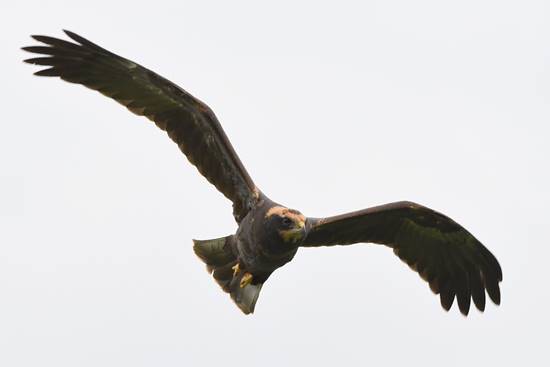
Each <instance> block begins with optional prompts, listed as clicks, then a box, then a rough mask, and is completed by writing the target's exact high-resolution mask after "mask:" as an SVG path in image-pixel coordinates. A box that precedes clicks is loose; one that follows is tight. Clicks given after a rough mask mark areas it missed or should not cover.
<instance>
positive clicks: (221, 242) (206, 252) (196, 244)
mask: <svg viewBox="0 0 550 367" xmlns="http://www.w3.org/2000/svg"><path fill="white" fill-rule="evenodd" d="M233 241H235V236H233V235H231V236H227V237H222V238H216V239H212V240H193V250H194V251H195V254H197V256H198V257H199V258H200V259H201V260H202V261H203V262H204V263H205V264H206V269H207V270H208V272H209V273H211V274H212V276H213V277H214V279H215V280H216V282H217V283H218V284H219V285H220V287H221V288H222V289H223V290H224V291H225V292H227V293H229V294H230V296H231V299H233V301H234V302H235V303H236V304H237V306H238V307H239V308H240V309H241V311H243V312H244V313H245V314H250V313H253V312H254V307H255V306H256V301H257V300H258V296H259V294H260V290H261V289H262V284H248V285H246V286H244V287H241V286H240V283H241V278H242V277H243V275H244V273H243V272H242V271H241V272H239V273H237V274H234V270H233V267H234V266H235V265H236V264H237V257H236V256H235V254H234V253H233V248H232V247H233V246H232V244H233Z"/></svg>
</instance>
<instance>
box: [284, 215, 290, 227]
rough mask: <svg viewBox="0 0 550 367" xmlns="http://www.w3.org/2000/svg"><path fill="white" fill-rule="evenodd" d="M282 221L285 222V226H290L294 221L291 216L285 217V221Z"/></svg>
mask: <svg viewBox="0 0 550 367" xmlns="http://www.w3.org/2000/svg"><path fill="white" fill-rule="evenodd" d="M282 222H283V225H285V226H289V225H291V224H292V221H291V220H290V218H288V217H283V221H282Z"/></svg>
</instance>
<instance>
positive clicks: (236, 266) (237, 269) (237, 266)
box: [231, 263, 241, 277]
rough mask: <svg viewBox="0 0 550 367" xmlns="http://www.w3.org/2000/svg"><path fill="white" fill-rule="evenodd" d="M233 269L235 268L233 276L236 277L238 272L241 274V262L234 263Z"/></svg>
mask: <svg viewBox="0 0 550 367" xmlns="http://www.w3.org/2000/svg"><path fill="white" fill-rule="evenodd" d="M231 269H233V277H236V276H237V274H239V271H241V268H240V267H239V263H236V264H235V265H233V267H231Z"/></svg>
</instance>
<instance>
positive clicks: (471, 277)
mask: <svg viewBox="0 0 550 367" xmlns="http://www.w3.org/2000/svg"><path fill="white" fill-rule="evenodd" d="M64 32H65V33H66V35H67V36H68V37H69V38H71V39H72V41H73V42H71V41H65V40H61V39H58V38H53V37H47V36H32V37H33V38H34V39H35V40H36V41H38V42H41V43H42V45H40V46H30V47H23V50H25V51H28V52H32V53H35V54H40V55H41V56H40V57H34V58H30V59H27V60H25V62H27V63H30V64H36V65H43V66H47V68H45V69H43V70H40V71H37V72H36V73H35V75H39V76H53V77H60V78H61V79H63V80H65V81H67V82H71V83H77V84H82V85H85V86H86V87H88V88H91V89H94V90H96V91H99V92H100V93H102V94H104V95H106V96H107V97H110V98H113V99H114V100H116V101H117V102H119V103H120V104H122V105H124V106H126V107H127V108H128V109H129V110H130V111H132V112H133V113H135V114H137V115H140V116H145V117H147V118H148V119H149V120H152V121H153V122H154V123H155V124H156V125H157V126H158V127H159V128H161V129H162V130H164V131H166V132H167V133H168V136H169V137H170V138H171V139H172V140H173V141H174V142H175V143H176V144H178V146H179V148H180V149H181V151H182V152H183V153H184V154H185V155H186V156H187V159H188V160H189V161H190V162H191V164H193V165H195V167H196V168H197V169H198V170H199V172H200V173H201V174H202V175H203V176H204V177H205V178H206V179H207V180H208V181H209V182H210V183H212V184H213V185H214V186H215V187H216V188H217V189H218V190H219V191H220V192H221V193H222V194H223V195H225V197H227V198H228V199H229V200H231V201H232V202H233V216H234V218H235V220H236V222H237V224H238V229H237V231H236V233H235V234H231V235H228V236H225V237H222V238H217V239H210V240H200V241H199V240H194V241H193V242H194V243H193V249H194V251H195V253H196V254H197V255H198V257H199V258H200V259H201V260H202V261H204V263H206V267H207V270H208V271H209V272H210V273H211V274H212V275H213V277H214V279H215V280H216V282H217V283H218V284H219V285H220V286H221V288H222V289H223V290H224V291H225V292H228V293H229V294H230V296H231V298H232V299H233V301H234V302H235V303H236V304H237V306H238V307H239V308H240V309H241V310H242V311H243V312H244V313H245V314H250V313H253V312H254V308H255V305H256V301H257V299H258V296H259V294H260V290H261V288H262V286H263V284H264V283H265V282H266V281H267V279H268V278H269V276H270V275H271V274H272V273H273V272H274V271H275V270H276V269H278V268H280V267H281V266H283V265H285V264H286V263H288V262H289V261H291V260H292V259H293V258H294V256H295V255H296V252H297V251H298V248H300V247H319V246H336V245H351V244H355V243H375V244H382V245H386V246H388V247H390V248H392V249H393V252H394V253H395V254H396V255H397V256H398V257H399V258H400V259H401V260H403V261H404V262H405V263H407V264H408V265H409V266H410V267H411V269H413V270H414V271H416V272H418V273H419V274H420V276H421V277H422V278H423V279H424V280H425V281H427V282H428V283H429V286H430V288H431V290H432V291H433V292H434V293H435V294H439V296H440V300H441V305H442V306H443V308H444V309H445V310H447V311H448V310H449V309H450V308H451V306H452V304H453V302H454V299H455V297H456V299H457V303H458V307H459V309H460V311H461V313H462V314H464V315H467V314H468V311H469V309H470V303H471V300H473V302H474V304H475V306H476V307H477V308H478V309H479V310H480V311H484V309H485V299H486V297H485V293H486V292H487V294H488V295H489V297H490V299H491V300H492V301H493V302H494V303H495V304H497V305H498V304H500V289H499V282H501V281H502V270H501V267H500V265H499V263H498V261H497V259H496V258H495V257H494V256H493V254H492V253H491V252H490V251H489V250H488V249H487V248H486V247H485V246H483V245H482V244H481V242H479V241H478V240H477V239H476V238H475V237H474V236H473V235H472V234H470V233H469V232H468V231H467V230H466V229H464V228H463V227H462V226H461V225H459V224H458V223H457V222H455V221H454V220H452V219H451V218H449V217H447V216H445V215H443V214H441V213H438V212H436V211H434V210H432V209H429V208H427V207H425V206H422V205H419V204H415V203H413V202H408V201H401V202H395V203H391V204H386V205H381V206H376V207H372V208H368V209H364V210H359V211H356V212H352V213H347V214H342V215H337V216H333V217H328V218H310V217H306V216H304V215H303V214H302V213H300V212H299V211H298V210H295V209H290V208H287V207H286V206H284V205H281V204H279V203H276V202H274V201H272V200H271V199H269V198H268V197H267V196H266V195H265V194H264V193H263V192H262V191H260V189H258V187H257V186H256V185H255V184H254V181H253V180H252V178H251V177H250V175H249V174H248V172H247V171H246V169H245V167H244V166H243V164H242V162H241V160H240V159H239V157H238V156H237V154H236V152H235V150H234V149H233V147H232V145H231V143H230V141H229V139H228V138H227V135H226V134H225V133H224V131H223V129H222V127H221V125H220V123H219V122H218V119H217V118H216V116H215V115H214V113H213V112H212V110H211V109H210V108H209V107H208V106H207V105H206V104H204V103H203V102H201V101H200V100H198V99H197V98H195V97H193V96H192V95H191V94H189V93H188V92H186V91H185V90H183V89H182V88H180V87H178V86H177V85H175V84H174V83H172V82H170V81H169V80H167V79H165V78H163V77H161V76H160V75H158V74H156V73H154V72H152V71H151V70H148V69H146V68H144V67H143V66H141V65H139V64H137V63H135V62H133V61H130V60H128V59H125V58H123V57H120V56H118V55H115V54H114V53H112V52H110V51H107V50H106V49H104V48H102V47H100V46H98V45H96V44H94V43H92V42H90V41H88V40H87V39H85V38H83V37H81V36H79V35H77V34H75V33H73V32H70V31H64Z"/></svg>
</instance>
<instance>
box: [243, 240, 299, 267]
mask: <svg viewBox="0 0 550 367" xmlns="http://www.w3.org/2000/svg"><path fill="white" fill-rule="evenodd" d="M237 253H238V254H237V257H238V259H239V263H240V264H241V267H242V268H244V269H246V271H248V272H250V273H252V274H271V273H272V272H273V271H274V270H275V269H277V268H279V267H281V266H283V265H284V264H286V263H287V262H289V261H290V260H292V258H293V257H294V255H295V254H296V250H295V249H294V250H291V251H289V252H285V253H282V254H272V253H270V252H268V251H266V249H265V248H264V246H262V244H249V243H247V242H245V241H237Z"/></svg>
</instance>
